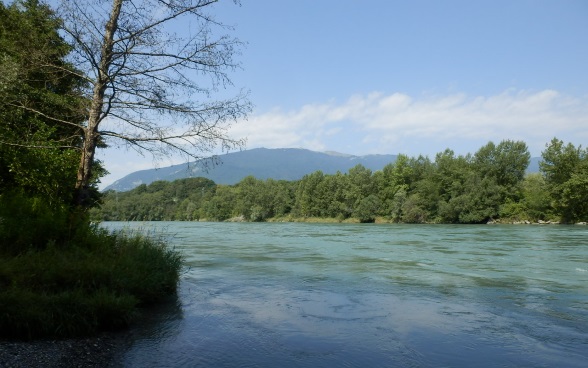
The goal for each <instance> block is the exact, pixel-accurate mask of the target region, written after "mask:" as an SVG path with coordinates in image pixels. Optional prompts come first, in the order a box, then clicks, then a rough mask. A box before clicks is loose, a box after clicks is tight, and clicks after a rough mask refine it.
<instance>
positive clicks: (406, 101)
mask: <svg viewBox="0 0 588 368" xmlns="http://www.w3.org/2000/svg"><path fill="white" fill-rule="evenodd" d="M231 134H233V135H235V136H246V137H247V138H248V147H249V148H253V147H262V146H263V147H268V148H274V147H304V148H309V149H338V148H341V147H343V148H344V147H349V148H350V149H352V148H354V149H356V150H357V152H350V153H363V152H371V153H396V152H400V151H401V150H397V151H393V150H391V149H392V147H391V144H392V145H393V144H396V145H400V146H405V147H424V148H420V150H421V152H422V151H423V150H426V143H425V142H433V143H434V144H430V145H429V146H430V149H436V150H435V151H431V152H422V153H425V154H434V153H436V152H439V150H438V148H437V147H444V148H446V147H450V148H454V147H452V146H450V144H457V145H461V144H462V143H464V142H465V141H471V142H482V144H484V143H486V142H488V141H489V140H494V141H497V142H498V141H500V140H503V139H517V140H523V141H525V142H527V144H528V145H529V147H530V148H535V149H536V150H540V149H541V148H542V147H544V145H545V143H547V142H548V141H549V140H551V138H553V137H558V138H560V139H563V140H564V141H572V143H575V144H576V143H577V144H580V143H581V141H582V140H584V141H586V140H587V139H588V98H587V97H586V96H585V97H581V98H578V97H571V96H566V95H564V94H562V93H560V92H558V91H554V90H542V91H526V90H507V91H504V92H502V93H500V94H497V95H490V96H469V95H467V94H464V93H456V94H448V95H423V96H416V97H415V96H409V95H406V94H403V93H394V94H390V95H386V94H382V93H370V94H367V95H356V96H352V97H350V98H349V99H348V100H347V101H345V102H343V103H337V102H336V101H328V102H326V103H317V104H308V105H304V106H302V107H300V108H299V109H296V110H292V111H282V110H280V109H274V110H272V111H269V112H265V113H258V114H256V115H253V116H252V117H250V119H249V120H248V121H247V122H243V123H240V124H237V125H236V126H235V127H234V128H233V129H232V131H231ZM574 140H576V142H574ZM333 145H337V146H338V147H333ZM477 147H480V145H478V146H477ZM455 148H459V147H455ZM380 149H387V151H383V152H375V151H377V150H380ZM458 151H459V150H458ZM532 153H535V152H532Z"/></svg>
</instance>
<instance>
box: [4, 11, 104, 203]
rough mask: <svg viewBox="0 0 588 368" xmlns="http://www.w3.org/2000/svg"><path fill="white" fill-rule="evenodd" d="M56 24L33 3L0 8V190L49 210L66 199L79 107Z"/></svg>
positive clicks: (79, 82)
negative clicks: (42, 201)
mask: <svg viewBox="0 0 588 368" xmlns="http://www.w3.org/2000/svg"><path fill="white" fill-rule="evenodd" d="M60 26H61V22H60V20H59V19H58V18H56V17H55V15H54V13H53V12H52V11H51V10H50V9H49V7H47V6H46V5H43V4H41V3H40V2H39V1H38V0H19V1H15V2H14V3H12V5H10V6H8V7H6V6H5V5H4V4H3V3H0V174H1V175H0V193H1V192H3V191H5V190H12V189H16V188H17V189H19V190H25V191H26V192H27V193H29V194H31V195H33V196H43V197H44V198H46V199H48V200H49V201H50V202H51V203H52V204H53V205H55V206H59V205H61V204H62V203H71V201H72V191H73V187H74V184H75V176H76V168H77V165H78V162H79V160H80V154H79V145H80V135H79V133H80V129H81V123H82V122H83V120H84V119H85V107H86V105H87V100H86V99H85V98H84V97H83V96H82V94H81V92H80V89H81V88H82V87H83V86H84V85H85V79H84V78H83V77H82V76H80V75H79V73H78V72H77V70H76V69H75V68H74V67H73V66H72V65H71V64H69V63H68V62H66V61H65V58H66V57H67V55H68V54H69V53H70V51H71V48H70V46H69V45H68V44H67V43H66V42H65V41H64V40H63V39H62V38H61V36H60V35H59V32H58V31H59V29H60ZM63 121H67V122H68V123H67V124H63V123H62V122H63ZM100 172H101V171H100V169H98V171H97V173H100ZM94 193H97V191H94Z"/></svg>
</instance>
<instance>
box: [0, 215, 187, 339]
mask: <svg viewBox="0 0 588 368" xmlns="http://www.w3.org/2000/svg"><path fill="white" fill-rule="evenodd" d="M79 226H80V229H78V230H77V231H75V232H74V233H75V234H74V236H72V237H71V238H70V240H69V243H68V244H67V246H63V245H60V244H56V243H55V241H54V240H52V241H49V242H48V243H47V244H46V245H45V246H44V247H29V248H27V250H26V251H20V252H18V253H11V252H3V253H0V336H4V337H18V338H26V339H29V338H36V337H46V336H57V337H67V336H81V335H90V334H94V333H96V332H98V331H102V330H111V329H117V328H122V327H125V326H128V324H129V323H131V321H132V320H133V317H134V316H135V315H136V314H137V307H138V306H146V305H149V304H152V303H156V302H158V301H161V300H163V299H164V298H166V297H167V296H168V295H170V294H173V293H175V291H176V287H177V283H178V281H179V275H180V271H181V268H182V256H181V255H180V254H179V253H178V252H176V251H175V250H173V249H171V248H169V247H168V246H167V245H166V243H165V242H164V241H163V240H162V239H157V238H154V237H149V236H144V235H140V234H128V233H109V232H108V231H106V230H104V229H101V228H98V227H97V226H91V225H89V224H81V225H79ZM39 244H41V243H39Z"/></svg>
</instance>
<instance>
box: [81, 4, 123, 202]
mask: <svg viewBox="0 0 588 368" xmlns="http://www.w3.org/2000/svg"><path fill="white" fill-rule="evenodd" d="M122 3H123V0H113V4H112V11H111V13H110V18H109V20H108V23H107V24H106V29H105V33H104V40H103V42H102V48H101V52H100V65H99V67H98V71H97V72H98V75H97V78H96V83H95V84H94V88H93V93H92V102H91V104H90V110H89V114H88V125H87V126H86V128H84V141H83V144H82V155H81V159H80V165H79V167H78V173H77V180H76V187H75V197H74V200H75V204H76V205H77V206H79V207H86V206H87V205H88V200H89V187H90V182H91V180H92V165H93V163H94V154H95V152H96V146H97V144H98V138H99V133H98V127H99V125H100V122H101V121H102V119H103V112H102V109H103V106H104V94H105V91H106V88H107V87H108V83H109V82H110V75H109V68H110V66H111V63H112V50H113V46H114V34H115V32H116V30H117V28H118V19H119V16H120V11H121V8H122Z"/></svg>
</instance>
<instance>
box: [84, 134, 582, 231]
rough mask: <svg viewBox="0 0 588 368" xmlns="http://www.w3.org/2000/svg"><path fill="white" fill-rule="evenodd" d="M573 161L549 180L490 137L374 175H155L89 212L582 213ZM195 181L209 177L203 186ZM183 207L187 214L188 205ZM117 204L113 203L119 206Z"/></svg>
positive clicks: (412, 216)
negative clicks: (466, 151) (233, 179)
mask: <svg viewBox="0 0 588 368" xmlns="http://www.w3.org/2000/svg"><path fill="white" fill-rule="evenodd" d="M571 151H572V152H583V151H578V150H577V149H575V148H574V149H573V150H571ZM581 157H584V156H581ZM554 159H555V158H554ZM583 160H584V161H583ZM577 162H579V163H578V165H577V166H575V167H574V169H573V172H572V173H571V174H570V175H568V176H566V180H565V181H564V182H563V183H562V184H560V185H558V186H554V185H553V184H552V185H551V186H550V184H549V183H550V180H551V179H550V177H549V175H542V174H538V173H537V174H529V175H525V169H526V166H527V165H528V163H529V153H528V152H527V146H526V145H525V144H524V143H523V142H513V141H503V142H501V143H499V144H498V145H495V144H493V143H492V142H490V143H488V144H487V145H485V146H484V147H482V148H481V149H480V150H479V151H478V152H476V153H475V154H474V155H466V156H456V155H455V153H454V152H453V151H451V150H445V151H444V152H441V153H439V154H437V155H436V157H435V160H434V161H431V160H430V159H428V158H426V157H422V156H419V157H417V158H409V157H408V156H405V155H399V156H398V160H397V161H396V162H394V163H390V164H388V165H386V166H385V167H384V169H383V170H382V171H377V172H374V173H372V172H371V171H370V170H369V169H366V168H365V167H363V166H361V165H358V166H356V167H354V168H352V169H350V170H349V171H348V172H347V173H340V172H338V173H336V174H334V175H326V174H324V173H323V172H321V171H316V172H314V173H311V174H308V175H306V176H304V177H303V178H302V179H300V180H298V181H292V182H286V181H275V180H272V179H268V180H260V179H256V178H254V177H251V176H249V177H246V178H245V179H243V180H242V181H241V182H239V183H237V184H236V185H232V186H228V185H215V184H214V183H213V182H212V181H206V179H202V178H200V179H198V178H194V179H186V180H187V181H176V182H172V183H168V182H156V183H152V184H151V185H148V186H147V185H142V186H139V187H137V188H135V189H134V190H132V191H129V192H122V193H117V192H110V193H107V194H106V200H105V203H104V206H103V209H102V210H100V209H97V210H95V211H94V212H93V216H94V218H95V219H96V220H198V219H208V220H217V221H224V220H229V219H233V218H241V219H243V220H245V221H267V220H269V219H272V218H280V219H288V218H290V219H305V218H306V219H317V218H323V219H327V218H329V219H336V220H337V221H346V220H348V219H355V221H359V222H373V221H375V220H376V218H377V219H379V220H384V221H391V222H409V223H485V222H488V221H490V220H497V219H503V220H512V221H522V220H529V221H537V220H547V219H554V218H557V217H562V218H563V217H564V216H563V215H565V216H567V218H569V219H573V221H578V220H582V219H583V220H585V219H587V218H588V212H587V211H586V206H585V203H588V201H586V200H585V199H586V198H588V192H587V189H586V188H588V186H586V185H585V184H586V182H587V180H588V179H587V178H588V173H587V172H586V167H587V165H586V160H585V159H584V158H582V159H580V160H577ZM551 165H555V166H557V163H552V164H551ZM549 169H551V170H552V171H555V170H559V169H558V168H556V167H551V166H549ZM551 182H553V180H552V181H551ZM197 183H201V184H202V183H206V185H205V187H203V188H200V187H198V185H200V184H197ZM189 186H193V189H181V191H182V192H183V193H185V194H183V196H181V197H178V200H177V201H176V202H172V201H170V198H174V197H173V196H172V195H170V194H169V192H170V190H172V189H170V188H176V189H174V190H179V189H177V188H180V187H182V188H183V187H186V188H187V187H189ZM198 188H200V189H198ZM550 188H552V189H550ZM553 188H557V191H555V190H554V189H553ZM190 193H192V194H190ZM195 195H197V196H198V200H192V201H190V202H189V204H187V199H184V198H188V197H190V198H192V197H191V196H195ZM556 199H557V201H556ZM555 203H558V205H557V206H555V207H554V206H553V205H552V204H555ZM188 205H189V206H190V211H189V212H190V214H191V215H189V216H188V215H185V213H184V212H185V210H184V209H186V208H188ZM113 206H117V208H118V212H117V213H114V212H113V210H112V208H113ZM563 209H565V210H566V211H567V212H562V210H563ZM558 211H559V212H558ZM178 214H180V215H178ZM568 221H569V220H568Z"/></svg>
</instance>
